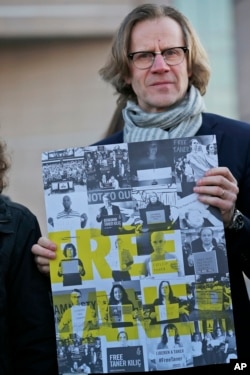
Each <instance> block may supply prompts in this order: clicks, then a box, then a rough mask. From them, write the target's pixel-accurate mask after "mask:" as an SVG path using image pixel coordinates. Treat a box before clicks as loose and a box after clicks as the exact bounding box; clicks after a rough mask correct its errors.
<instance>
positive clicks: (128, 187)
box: [42, 136, 237, 375]
mask: <svg viewBox="0 0 250 375" xmlns="http://www.w3.org/2000/svg"><path fill="white" fill-rule="evenodd" d="M217 165H218V159H217V148H216V139H215V137H214V136H197V137H193V138H181V139H172V140H158V141H147V142H137V143H129V144H127V143H122V144H112V145H99V146H98V145H97V146H89V147H77V148H67V149H61V150H54V151H47V152H43V153H42V173H43V184H44V197H45V207H46V217H47V227H48V233H49V238H50V239H51V240H53V241H54V242H55V243H56V244H57V246H58V250H57V258H56V259H55V260H53V261H51V264H50V269H51V285H52V292H53V303H54V313H55V328H56V335H57V356H58V364H59V372H60V374H63V375H65V374H69V373H74V372H78V373H81V372H82V373H86V374H89V373H91V374H92V373H122V372H148V371H158V370H159V371H161V370H170V369H177V368H185V367H197V366H205V365H210V364H217V363H224V362H226V361H227V358H228V356H229V355H230V356H232V355H234V356H235V358H237V349H236V344H235V345H232V342H233V340H234V321H233V306H232V302H231V289H230V275H229V272H228V262H227V252H226V245H225V236H224V227H223V223H222V220H221V217H220V212H219V211H218V210H217V209H215V208H213V207H209V206H206V205H204V204H202V203H200V202H199V201H198V199H197V195H196V194H195V193H193V186H194V185H195V182H196V181H197V180H198V179H199V178H200V177H202V176H203V175H204V173H205V171H206V170H208V169H209V168H211V167H216V166H217ZM229 343H230V345H229Z"/></svg>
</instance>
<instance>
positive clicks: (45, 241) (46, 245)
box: [37, 237, 56, 251]
mask: <svg viewBox="0 0 250 375" xmlns="http://www.w3.org/2000/svg"><path fill="white" fill-rule="evenodd" d="M37 243H38V245H40V246H42V247H44V248H46V249H49V250H52V251H55V250H56V244H55V243H54V242H52V241H51V240H50V239H48V238H47V237H40V238H39V240H38V242H37Z"/></svg>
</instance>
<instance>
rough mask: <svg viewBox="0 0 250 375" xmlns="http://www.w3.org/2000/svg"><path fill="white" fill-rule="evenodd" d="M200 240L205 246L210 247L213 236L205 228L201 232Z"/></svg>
mask: <svg viewBox="0 0 250 375" xmlns="http://www.w3.org/2000/svg"><path fill="white" fill-rule="evenodd" d="M201 240H202V242H203V243H204V244H205V245H211V243H212V240H213V234H212V232H211V230H210V229H209V228H207V229H206V228H205V229H203V230H202V233H201Z"/></svg>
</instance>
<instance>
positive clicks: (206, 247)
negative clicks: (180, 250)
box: [189, 227, 228, 277]
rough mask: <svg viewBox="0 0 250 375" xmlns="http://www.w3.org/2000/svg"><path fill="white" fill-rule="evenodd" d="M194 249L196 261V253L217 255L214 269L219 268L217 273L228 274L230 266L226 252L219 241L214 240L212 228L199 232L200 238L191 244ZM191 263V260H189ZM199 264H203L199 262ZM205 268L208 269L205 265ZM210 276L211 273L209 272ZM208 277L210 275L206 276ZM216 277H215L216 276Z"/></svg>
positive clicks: (205, 228)
mask: <svg viewBox="0 0 250 375" xmlns="http://www.w3.org/2000/svg"><path fill="white" fill-rule="evenodd" d="M191 247H192V254H193V255H192V257H194V259H195V254H196V253H204V252H205V253H210V254H211V252H212V253H214V254H215V256H214V257H215V261H214V262H215V264H214V265H213V267H212V268H214V267H215V270H216V268H217V271H216V273H219V274H226V273H228V266H227V257H226V255H225V252H224V251H223V250H222V249H221V248H220V247H219V246H218V245H217V241H216V239H215V238H214V231H213V229H212V228H210V227H204V228H202V229H201V230H200V232H199V238H196V239H195V240H193V241H192V242H191ZM189 261H190V259H189ZM198 262H201V260H199V261H198ZM205 267H207V266H206V265H205ZM210 273H211V272H210ZM207 274H209V272H207ZM205 276H207V277H208V275H205ZM214 276H215V275H214Z"/></svg>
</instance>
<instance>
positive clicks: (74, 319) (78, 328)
mask: <svg viewBox="0 0 250 375" xmlns="http://www.w3.org/2000/svg"><path fill="white" fill-rule="evenodd" d="M70 301H71V307H69V308H68V309H66V310H65V311H64V313H63V316H62V318H61V320H60V322H59V325H58V328H59V332H60V333H64V334H65V337H67V334H69V333H73V334H75V335H78V336H79V337H82V333H83V328H84V324H85V322H86V321H87V320H88V318H89V316H90V312H91V310H90V307H88V306H87V305H86V304H85V303H82V302H81V290H80V289H74V290H72V292H71V294H70Z"/></svg>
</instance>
